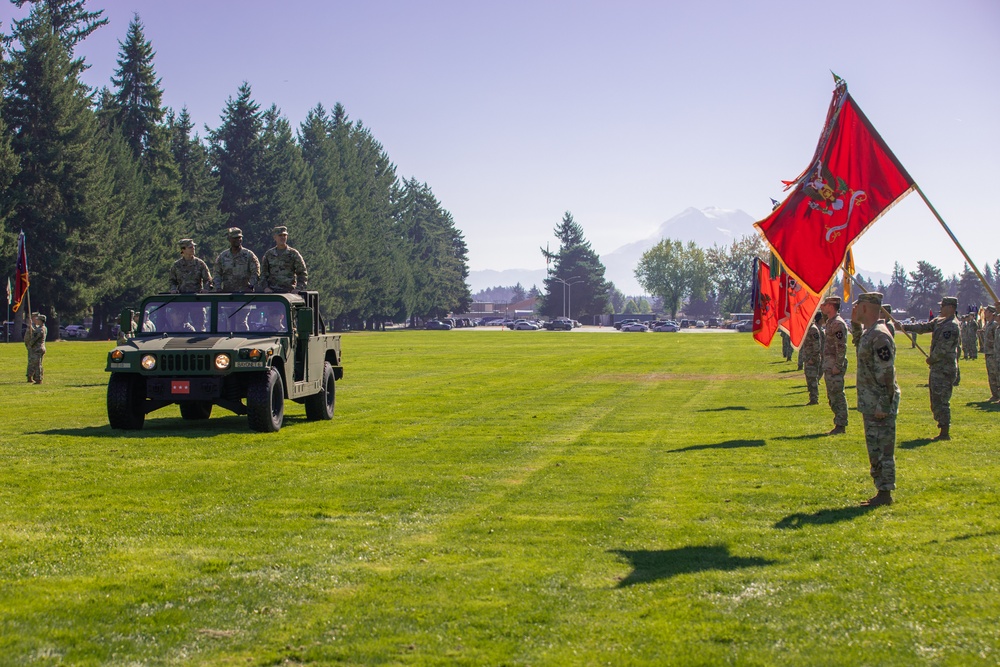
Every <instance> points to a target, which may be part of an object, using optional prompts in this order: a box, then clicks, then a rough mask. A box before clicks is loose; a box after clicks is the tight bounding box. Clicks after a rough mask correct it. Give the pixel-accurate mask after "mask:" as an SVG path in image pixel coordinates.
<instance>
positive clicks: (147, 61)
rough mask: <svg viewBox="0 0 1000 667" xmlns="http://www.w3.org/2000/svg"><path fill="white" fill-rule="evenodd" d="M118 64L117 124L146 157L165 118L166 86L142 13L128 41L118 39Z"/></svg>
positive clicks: (134, 148)
mask: <svg viewBox="0 0 1000 667" xmlns="http://www.w3.org/2000/svg"><path fill="white" fill-rule="evenodd" d="M118 46H119V52H118V68H117V69H116V70H115V75H114V76H112V77H111V82H112V83H113V84H114V86H115V92H114V95H113V100H114V111H115V114H114V115H115V124H116V125H117V126H118V127H119V129H120V131H121V134H122V136H123V137H124V138H125V141H126V142H127V143H128V145H129V147H131V149H132V154H133V155H134V156H135V158H136V159H142V158H144V157H146V154H147V153H148V152H149V151H150V149H151V148H153V144H154V141H155V135H156V134H157V133H158V130H159V129H160V126H161V124H162V122H163V116H164V110H163V108H162V107H161V106H160V104H161V100H162V99H163V90H162V89H161V88H160V79H158V78H157V77H156V72H155V70H154V69H153V56H154V55H156V54H155V53H154V52H153V46H152V44H151V43H150V42H149V41H147V40H146V37H145V35H144V34H143V29H142V22H141V21H140V20H139V15H138V14H136V15H134V16H133V18H132V21H131V22H130V23H129V26H128V35H127V36H126V38H125V41H124V42H118Z"/></svg>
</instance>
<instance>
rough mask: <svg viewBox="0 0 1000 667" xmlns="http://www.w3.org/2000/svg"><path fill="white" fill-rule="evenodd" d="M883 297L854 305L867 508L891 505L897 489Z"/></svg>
mask: <svg viewBox="0 0 1000 667" xmlns="http://www.w3.org/2000/svg"><path fill="white" fill-rule="evenodd" d="M881 307H882V295H881V294H879V293H878V292H868V293H867V294H862V295H860V296H859V297H858V300H857V302H856V303H855V304H854V314H853V315H852V317H851V320H852V321H856V322H858V323H860V324H861V325H862V326H863V327H864V333H863V334H862V336H861V340H860V341H859V342H858V412H860V413H861V416H862V419H863V420H864V426H865V446H866V447H867V449H868V463H869V464H870V466H871V468H870V472H871V476H872V481H873V482H874V483H875V490H876V491H877V493H876V494H875V495H874V496H872V497H871V498H869V499H868V500H865V501H862V503H861V504H862V505H863V506H866V507H878V506H879V505H891V504H892V491H893V490H894V489H895V488H896V456H895V454H896V413H897V411H898V410H899V385H898V384H896V344H895V342H893V340H892V336H891V335H890V334H889V329H888V328H887V327H886V326H885V320H882V319H880V314H881Z"/></svg>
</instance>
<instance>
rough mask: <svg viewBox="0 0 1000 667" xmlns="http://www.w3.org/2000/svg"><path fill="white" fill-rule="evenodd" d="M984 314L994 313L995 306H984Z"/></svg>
mask: <svg viewBox="0 0 1000 667" xmlns="http://www.w3.org/2000/svg"><path fill="white" fill-rule="evenodd" d="M986 312H987V313H996V312H997V309H996V307H995V306H986Z"/></svg>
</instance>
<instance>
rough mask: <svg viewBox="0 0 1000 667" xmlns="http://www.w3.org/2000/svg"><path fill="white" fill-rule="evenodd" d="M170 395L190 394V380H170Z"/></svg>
mask: <svg viewBox="0 0 1000 667" xmlns="http://www.w3.org/2000/svg"><path fill="white" fill-rule="evenodd" d="M170 393H171V394H190V393H191V381H190V380H171V381H170Z"/></svg>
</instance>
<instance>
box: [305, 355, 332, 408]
mask: <svg viewBox="0 0 1000 667" xmlns="http://www.w3.org/2000/svg"><path fill="white" fill-rule="evenodd" d="M336 388H337V386H336V378H334V376H333V366H331V365H330V362H329V361H324V362H323V388H322V389H321V390H320V391H319V393H316V394H313V395H312V396H310V397H308V398H307V399H306V400H305V404H306V419H311V420H318V419H333V404H334V399H335V396H336V393H335V392H336Z"/></svg>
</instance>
